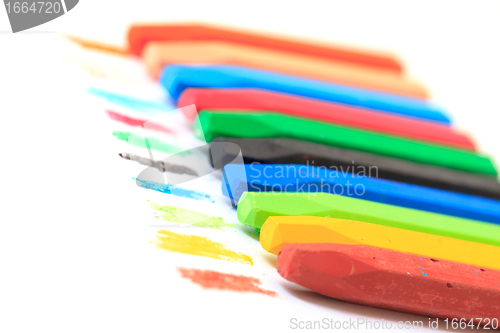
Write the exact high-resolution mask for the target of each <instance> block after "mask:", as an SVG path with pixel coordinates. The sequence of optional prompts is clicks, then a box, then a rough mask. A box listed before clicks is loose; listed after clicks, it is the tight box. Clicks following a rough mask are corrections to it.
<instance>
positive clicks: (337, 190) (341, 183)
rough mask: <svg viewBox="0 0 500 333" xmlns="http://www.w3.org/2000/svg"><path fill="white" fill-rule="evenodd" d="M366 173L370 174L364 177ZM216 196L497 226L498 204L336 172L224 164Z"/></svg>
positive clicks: (482, 199)
mask: <svg viewBox="0 0 500 333" xmlns="http://www.w3.org/2000/svg"><path fill="white" fill-rule="evenodd" d="M368 172H371V171H368ZM223 173H224V177H223V179H222V192H223V193H224V195H226V196H229V197H230V198H232V199H235V201H239V196H240V195H241V193H240V192H238V191H237V189H238V188H244V187H247V188H248V191H252V192H261V191H274V192H306V193H307V192H326V193H332V194H336V195H343V196H349V197H352V198H358V199H363V200H370V201H375V202H380V203H385V204H389V205H395V206H401V207H406V208H413V209H419V210H425V211H428V212H433V213H438V214H445V215H452V216H457V217H463V218H468V219H472V220H478V221H485V222H491V223H495V224H500V201H498V200H492V199H488V198H482V197H476V196H473V195H468V194H462V193H456V192H450V191H445V190H438V189H433V188H429V187H423V186H418V185H413V184H405V183H400V182H394V181H390V180H385V179H377V178H371V177H367V176H366V171H363V172H360V173H359V174H354V175H353V174H351V173H344V172H343V171H342V170H340V171H339V170H335V169H327V168H321V167H314V166H307V165H291V164H251V165H244V166H242V165H239V164H227V165H226V166H225V167H224V169H223Z"/></svg>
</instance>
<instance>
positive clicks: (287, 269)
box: [277, 244, 500, 328]
mask: <svg viewBox="0 0 500 333" xmlns="http://www.w3.org/2000/svg"><path fill="white" fill-rule="evenodd" d="M277 269H278V272H279V274H280V275H281V276H283V277H284V278H285V279H287V280H289V281H291V282H294V283H297V284H299V285H301V286H303V287H305V288H309V289H311V290H314V291H316V292H318V293H320V294H323V295H326V296H329V297H333V298H336V299H339V300H342V301H346V302H350V303H355V304H361V305H367V306H372V307H376V308H382V309H388V310H394V311H399V312H406V313H411V314H416V315H421V316H426V317H432V318H441V319H449V322H450V325H451V321H452V320H453V319H454V318H458V320H460V319H463V320H464V321H466V322H467V323H471V324H472V323H473V324H474V325H475V326H476V327H477V326H478V325H479V326H488V325H489V328H498V327H499V318H500V288H499V286H498V284H499V283H500V271H498V270H493V269H486V270H485V269H482V268H480V267H474V266H470V265H465V264H461V263H456V262H451V261H445V260H436V259H431V258H427V257H420V256H417V255H413V254H407V253H401V252H397V251H391V250H385V249H379V248H375V247H369V246H358V245H342V244H289V245H286V246H285V247H283V249H282V250H281V252H280V254H279V255H278V261H277ZM471 320H472V322H471ZM488 323H489V324H488Z"/></svg>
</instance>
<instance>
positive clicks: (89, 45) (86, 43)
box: [64, 35, 130, 56]
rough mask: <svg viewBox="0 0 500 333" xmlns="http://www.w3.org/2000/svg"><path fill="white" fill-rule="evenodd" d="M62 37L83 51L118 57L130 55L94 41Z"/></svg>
mask: <svg viewBox="0 0 500 333" xmlns="http://www.w3.org/2000/svg"><path fill="white" fill-rule="evenodd" d="M64 37H66V38H67V39H68V40H70V41H72V42H73V43H76V44H78V45H80V46H81V47H83V48H85V49H89V50H93V51H99V52H106V53H112V54H114V55H119V56H128V55H130V54H129V53H128V52H127V51H126V50H124V49H121V48H119V47H117V46H114V45H108V44H101V43H97V42H94V41H90V40H86V39H82V38H79V37H76V36H71V35H65V36H64Z"/></svg>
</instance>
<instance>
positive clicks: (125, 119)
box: [106, 110, 176, 136]
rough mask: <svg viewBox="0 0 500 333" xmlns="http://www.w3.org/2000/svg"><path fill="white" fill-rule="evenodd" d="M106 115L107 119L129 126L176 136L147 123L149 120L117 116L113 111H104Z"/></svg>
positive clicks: (153, 123)
mask: <svg viewBox="0 0 500 333" xmlns="http://www.w3.org/2000/svg"><path fill="white" fill-rule="evenodd" d="M106 113H107V114H108V116H109V118H111V119H113V120H115V121H119V122H121V123H124V124H127V125H130V126H142V127H143V128H145V129H150V130H153V131H158V132H163V133H168V134H170V135H174V136H175V135H176V133H175V131H174V130H172V129H170V128H166V127H164V126H163V125H160V124H157V123H155V122H152V121H149V120H143V119H137V118H131V117H128V116H125V115H122V114H119V113H117V112H114V111H110V110H106Z"/></svg>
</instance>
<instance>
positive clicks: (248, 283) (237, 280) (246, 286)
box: [177, 267, 278, 297]
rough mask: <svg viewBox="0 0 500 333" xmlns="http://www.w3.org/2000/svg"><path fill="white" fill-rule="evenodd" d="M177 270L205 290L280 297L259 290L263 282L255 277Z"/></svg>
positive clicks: (271, 292)
mask: <svg viewBox="0 0 500 333" xmlns="http://www.w3.org/2000/svg"><path fill="white" fill-rule="evenodd" d="M177 269H178V270H179V272H180V273H181V275H182V277H183V278H185V279H189V280H191V281H192V282H193V283H196V284H198V285H200V286H201V287H203V288H205V289H219V290H231V291H239V292H249V293H259V294H264V295H268V296H272V297H275V296H278V295H277V294H276V293H275V292H274V291H269V290H264V289H261V288H259V287H258V285H260V284H261V282H260V280H259V279H256V278H254V277H249V276H244V275H233V274H224V273H219V272H215V271H209V270H200V269H187V268H181V267H179V268H177Z"/></svg>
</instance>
